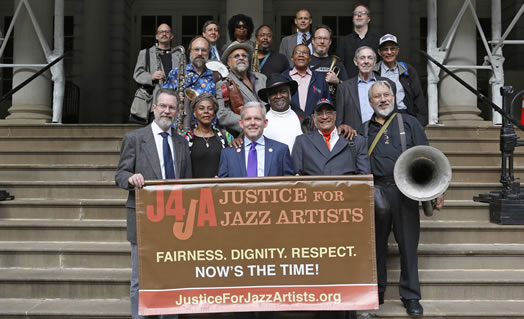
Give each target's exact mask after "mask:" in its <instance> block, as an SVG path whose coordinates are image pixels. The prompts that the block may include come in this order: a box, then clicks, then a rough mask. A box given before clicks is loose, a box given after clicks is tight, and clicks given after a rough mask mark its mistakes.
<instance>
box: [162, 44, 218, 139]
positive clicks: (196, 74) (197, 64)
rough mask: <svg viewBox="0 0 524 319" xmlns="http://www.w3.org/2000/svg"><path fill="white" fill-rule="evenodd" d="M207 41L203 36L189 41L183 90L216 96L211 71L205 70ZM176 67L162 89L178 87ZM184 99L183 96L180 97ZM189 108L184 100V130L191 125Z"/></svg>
mask: <svg viewBox="0 0 524 319" xmlns="http://www.w3.org/2000/svg"><path fill="white" fill-rule="evenodd" d="M209 48H210V44H209V41H208V40H206V38H204V37H203V36H197V37H195V38H193V40H191V42H190V43H189V47H188V52H189V61H190V62H191V63H189V64H186V65H185V70H184V71H185V79H184V90H185V89H188V88H190V89H193V90H195V91H197V92H198V94H204V93H210V94H213V95H216V91H215V89H216V85H215V79H214V76H213V71H211V70H209V69H208V68H206V62H207V60H208V59H209V53H210V51H209ZM178 67H179V66H178V65H177V66H175V67H174V68H173V70H171V72H169V76H168V77H167V80H166V84H164V86H163V87H164V88H170V89H177V87H178ZM181 98H182V99H184V96H181ZM191 113H192V112H191V108H190V101H189V99H184V114H183V118H184V129H186V130H187V129H189V128H190V125H191Z"/></svg>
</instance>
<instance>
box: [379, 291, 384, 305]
mask: <svg viewBox="0 0 524 319" xmlns="http://www.w3.org/2000/svg"><path fill="white" fill-rule="evenodd" d="M378 304H379V305H383V304H384V294H381V293H379V294H378Z"/></svg>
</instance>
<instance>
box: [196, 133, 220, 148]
mask: <svg viewBox="0 0 524 319" xmlns="http://www.w3.org/2000/svg"><path fill="white" fill-rule="evenodd" d="M195 131H196V130H195ZM198 132H199V133H201V134H202V136H199V137H201V138H202V139H203V140H204V141H205V142H206V148H209V139H210V138H212V137H213V136H215V135H214V134H213V135H211V136H208V137H205V136H204V132H202V131H201V130H200V129H198ZM195 135H196V134H195ZM197 136H198V135H197Z"/></svg>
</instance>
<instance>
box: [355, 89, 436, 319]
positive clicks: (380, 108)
mask: <svg viewBox="0 0 524 319" xmlns="http://www.w3.org/2000/svg"><path fill="white" fill-rule="evenodd" d="M393 92H394V91H393V89H392V85H391V84H390V83H389V82H388V81H382V80H378V81H376V82H374V83H373V84H372V85H371V87H370V89H369V92H368V97H369V103H370V105H371V107H372V108H373V110H374V114H373V115H372V117H371V119H370V120H369V121H368V122H366V123H364V124H363V125H362V126H361V133H362V131H363V135H364V136H365V137H367V138H368V148H369V150H368V154H369V159H370V164H371V173H372V174H373V177H374V183H375V187H380V188H381V189H382V190H383V194H384V197H385V198H386V200H387V202H389V209H384V210H383V211H379V210H375V227H376V231H375V236H376V241H375V242H376V252H377V276H378V297H379V303H380V304H382V303H384V293H385V290H386V283H387V271H386V259H387V250H388V237H389V234H390V232H391V230H392V229H393V234H394V236H395V240H396V241H397V243H398V247H399V251H400V284H399V293H400V297H401V300H402V303H403V304H404V307H405V308H406V311H407V313H408V314H409V315H412V316H421V315H422V314H423V312H424V310H423V308H422V306H421V305H420V302H419V300H420V299H421V294H420V283H419V278H418V261H417V247H418V242H419V237H420V216H419V208H418V202H417V201H414V200H412V199H409V198H408V197H406V196H405V195H404V194H402V193H401V192H400V191H399V189H398V188H397V186H396V184H395V180H394V178H393V169H394V167H395V163H396V161H397V159H398V158H399V156H400V154H402V152H403V151H405V150H406V149H409V148H411V147H413V146H417V145H428V139H427V137H426V134H425V133H424V129H423V127H422V125H421V124H420V123H419V121H418V120H417V119H416V118H415V117H413V116H411V115H409V114H407V113H398V112H397V110H396V107H395V94H394V93H393ZM381 129H382V132H381ZM377 136H378V138H376V137H377ZM375 139H376V141H375ZM443 204H444V197H443V196H441V197H439V198H438V199H437V204H436V207H435V208H436V209H440V208H442V206H443Z"/></svg>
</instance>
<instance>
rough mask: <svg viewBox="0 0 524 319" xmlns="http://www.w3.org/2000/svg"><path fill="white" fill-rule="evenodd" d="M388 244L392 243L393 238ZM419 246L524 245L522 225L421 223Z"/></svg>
mask: <svg viewBox="0 0 524 319" xmlns="http://www.w3.org/2000/svg"><path fill="white" fill-rule="evenodd" d="M390 243H394V239H393V236H391V237H390ZM420 243H421V244H441V245H442V244H524V225H497V224H492V223H490V222H488V221H478V222H477V221H430V220H423V221H421V232H420Z"/></svg>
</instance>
